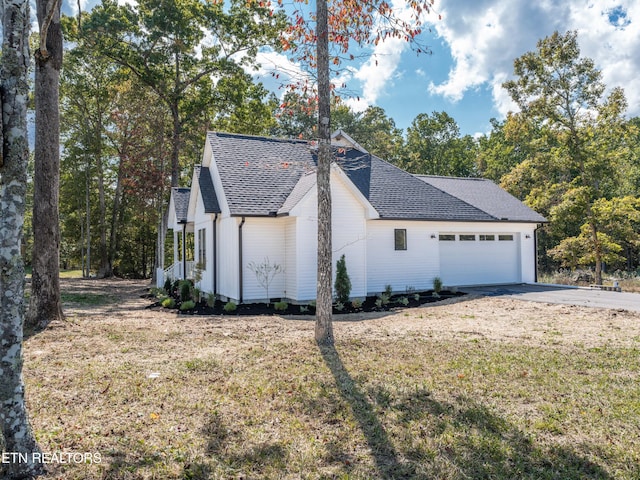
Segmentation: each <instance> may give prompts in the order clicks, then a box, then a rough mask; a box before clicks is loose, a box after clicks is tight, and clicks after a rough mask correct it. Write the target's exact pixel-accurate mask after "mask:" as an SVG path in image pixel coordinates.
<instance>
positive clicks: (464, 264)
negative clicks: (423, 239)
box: [439, 233, 521, 285]
mask: <svg viewBox="0 0 640 480" xmlns="http://www.w3.org/2000/svg"><path fill="white" fill-rule="evenodd" d="M439 245H440V277H441V278H442V283H443V284H444V285H489V284H500V283H518V282H520V280H521V275H520V235H519V234H517V233H483V234H477V233H468V234H464V233H462V234H461V233H441V234H440V235H439Z"/></svg>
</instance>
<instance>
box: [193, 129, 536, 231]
mask: <svg viewBox="0 0 640 480" xmlns="http://www.w3.org/2000/svg"><path fill="white" fill-rule="evenodd" d="M207 138H208V141H209V142H210V146H211V149H212V152H213V156H214V161H215V163H216V167H217V169H218V171H219V173H220V178H221V181H222V186H223V189H224V192H225V195H226V199H227V202H228V204H229V209H230V213H231V215H247V216H270V215H276V214H278V213H280V214H282V213H288V212H289V211H290V209H291V208H292V207H293V206H294V205H295V203H296V202H297V201H299V199H300V198H302V196H303V195H304V194H305V193H306V192H307V191H308V190H309V188H310V186H309V182H310V181H311V180H310V179H313V180H315V175H312V176H311V175H307V174H308V173H310V172H314V171H315V167H316V162H317V159H316V154H315V150H314V149H313V148H312V147H311V145H310V144H309V143H308V142H306V141H302V140H279V139H273V138H265V137H253V136H247V135H234V134H226V133H213V132H210V133H209V134H208V137H207ZM335 154H336V161H337V163H338V165H340V166H341V168H342V169H343V171H344V172H345V174H346V175H347V176H348V178H349V179H350V180H351V182H352V183H353V184H354V185H355V186H356V187H357V188H358V190H360V192H361V193H362V195H363V196H364V197H365V198H366V199H367V200H368V201H369V203H370V204H371V205H372V206H373V208H374V209H375V210H376V211H377V212H378V213H379V215H380V218H383V219H407V220H445V221H447V220H448V221H500V220H503V221H507V220H508V221H523V222H541V221H544V218H543V217H541V216H540V215H538V214H537V213H535V212H534V211H533V210H531V209H529V208H528V207H526V206H525V205H523V204H522V203H521V202H520V201H519V200H517V199H515V198H514V197H512V196H511V195H509V194H508V193H506V192H505V191H503V190H502V189H500V187H498V186H497V185H495V184H494V183H492V182H490V181H484V180H476V179H452V178H443V177H425V176H416V175H412V174H410V173H408V172H405V171H404V170H401V169H399V168H398V167H396V166H394V165H391V164H390V163H388V162H385V161H384V160H382V159H380V158H378V157H376V156H373V155H371V154H369V153H366V152H362V151H360V150H357V149H354V148H336V149H335ZM209 181H210V177H209ZM465 182H466V183H465ZM470 182H475V183H470ZM469 185H471V187H470V186H469ZM201 188H202V184H201ZM211 188H213V186H211ZM472 192H474V193H473V195H472ZM203 198H204V194H203ZM216 204H217V202H216Z"/></svg>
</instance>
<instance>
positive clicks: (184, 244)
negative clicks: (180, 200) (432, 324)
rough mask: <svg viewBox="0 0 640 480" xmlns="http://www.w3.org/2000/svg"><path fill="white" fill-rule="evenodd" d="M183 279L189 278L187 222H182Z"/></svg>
mask: <svg viewBox="0 0 640 480" xmlns="http://www.w3.org/2000/svg"><path fill="white" fill-rule="evenodd" d="M182 279H183V280H186V279H187V224H186V223H183V224H182Z"/></svg>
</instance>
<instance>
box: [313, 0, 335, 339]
mask: <svg viewBox="0 0 640 480" xmlns="http://www.w3.org/2000/svg"><path fill="white" fill-rule="evenodd" d="M316 5H317V30H316V35H317V40H316V41H317V48H318V50H317V52H318V53H317V56H318V58H317V66H318V172H317V188H318V285H317V298H316V326H315V338H316V342H318V343H319V344H322V345H332V344H333V341H334V339H333V324H332V303H333V301H332V288H331V280H332V276H331V263H332V259H331V185H330V179H331V125H330V123H331V110H330V108H331V107H330V90H329V35H328V21H327V0H318V1H317V3H316Z"/></svg>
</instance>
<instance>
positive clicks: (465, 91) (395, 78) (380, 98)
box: [263, 0, 640, 135]
mask: <svg viewBox="0 0 640 480" xmlns="http://www.w3.org/2000/svg"><path fill="white" fill-rule="evenodd" d="M393 6H394V8H395V9H396V10H401V9H402V8H403V7H404V6H406V2H403V1H400V0H397V1H394V2H393ZM434 8H435V11H436V12H437V13H438V14H440V15H441V16H442V19H441V20H437V15H432V16H431V17H427V19H426V20H427V22H428V24H429V27H430V29H431V31H430V32H426V31H425V33H423V35H422V41H423V42H424V43H425V44H427V45H429V46H430V47H431V49H432V52H433V53H432V55H421V56H417V55H416V54H415V53H414V52H412V51H411V50H410V48H409V47H408V45H406V44H405V43H404V42H401V41H393V40H392V41H388V42H385V43H381V44H379V45H378V46H377V47H376V48H375V50H374V51H373V52H372V53H373V54H374V58H375V59H376V60H377V61H378V65H377V66H376V65H375V64H374V63H372V62H368V63H367V62H364V63H363V62H360V63H354V64H351V65H348V66H347V72H345V73H344V74H343V75H342V76H341V78H340V81H345V82H346V83H347V85H348V87H349V89H350V90H351V91H353V92H354V95H355V96H357V97H359V98H360V101H357V100H356V99H355V98H351V99H350V100H348V102H349V103H350V105H351V106H352V107H353V108H354V109H358V110H362V109H365V108H366V107H367V106H368V105H378V106H380V107H382V108H384V109H385V111H386V112H387V114H388V115H389V116H390V117H392V118H393V119H394V120H395V121H396V124H397V126H398V127H400V128H402V129H406V127H408V126H409V125H410V124H411V121H412V120H413V119H414V118H415V117H416V115H418V114H419V113H431V112H433V111H446V112H447V113H449V114H450V115H451V116H452V117H453V118H454V119H455V120H456V121H457V122H458V124H459V125H460V128H461V132H462V133H463V134H471V135H477V134H481V133H487V132H488V131H490V123H489V121H490V119H491V118H492V117H495V118H498V119H503V118H504V117H505V115H506V113H507V112H508V111H513V110H515V108H516V107H515V105H513V103H512V102H511V99H510V98H509V96H508V95H507V93H506V91H504V90H503V89H502V87H501V84H502V83H503V82H504V81H505V80H507V79H509V78H510V77H511V75H512V72H513V61H514V59H515V58H517V57H519V56H520V55H522V54H523V53H525V52H527V51H533V50H535V48H536V42H537V41H538V40H539V39H541V38H544V37H546V36H548V35H551V34H552V33H553V32H554V31H555V30H557V31H559V32H561V33H564V32H566V31H568V30H576V31H577V32H578V42H579V44H580V49H581V54H582V56H585V57H589V58H591V59H593V60H594V61H595V64H596V66H597V68H599V69H600V70H601V71H602V74H603V81H604V82H605V84H606V85H607V87H608V88H609V89H610V88H613V87H616V86H620V87H622V88H624V90H625V93H626V96H627V100H628V103H629V109H628V114H629V116H639V115H640V53H639V52H640V28H639V27H640V0H563V1H560V0H538V1H536V2H531V1H529V0H509V1H505V0H436V1H435V4H434ZM263 60H264V61H263V65H265V66H266V65H269V64H271V65H272V66H273V65H280V66H282V65H284V63H286V62H285V61H284V59H282V58H278V56H277V55H276V54H273V53H272V54H270V55H267V56H265V58H263ZM286 68H287V69H295V65H291V64H289V65H288V66H287V67H286ZM263 78H264V77H263ZM266 81H267V82H268V79H267V80H266Z"/></svg>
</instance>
